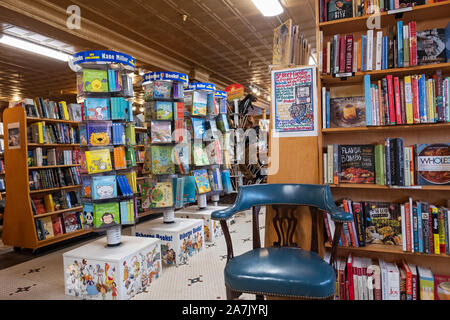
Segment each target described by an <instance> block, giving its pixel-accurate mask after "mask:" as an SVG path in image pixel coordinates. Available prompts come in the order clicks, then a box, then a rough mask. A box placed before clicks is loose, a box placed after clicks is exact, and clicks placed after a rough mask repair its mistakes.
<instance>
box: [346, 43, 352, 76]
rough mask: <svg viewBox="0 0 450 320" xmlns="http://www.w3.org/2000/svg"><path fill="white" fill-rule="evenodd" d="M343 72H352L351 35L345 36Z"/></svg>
mask: <svg viewBox="0 0 450 320" xmlns="http://www.w3.org/2000/svg"><path fill="white" fill-rule="evenodd" d="M345 44H346V45H345V48H346V54H345V72H353V35H347V36H345Z"/></svg>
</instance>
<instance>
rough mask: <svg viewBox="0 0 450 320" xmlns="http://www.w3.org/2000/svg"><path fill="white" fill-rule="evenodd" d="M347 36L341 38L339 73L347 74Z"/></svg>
mask: <svg viewBox="0 0 450 320" xmlns="http://www.w3.org/2000/svg"><path fill="white" fill-rule="evenodd" d="M345 38H346V37H345V36H341V38H340V43H339V72H345V52H346V50H347V46H346V41H345Z"/></svg>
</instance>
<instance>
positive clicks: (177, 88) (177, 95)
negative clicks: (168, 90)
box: [172, 82, 184, 99]
mask: <svg viewBox="0 0 450 320" xmlns="http://www.w3.org/2000/svg"><path fill="white" fill-rule="evenodd" d="M172 92H173V98H174V99H184V84H183V83H182V82H174V83H173V89H172Z"/></svg>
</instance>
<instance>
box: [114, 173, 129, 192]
mask: <svg viewBox="0 0 450 320" xmlns="http://www.w3.org/2000/svg"><path fill="white" fill-rule="evenodd" d="M116 180H117V185H118V186H119V190H120V193H121V195H122V196H132V195H133V190H131V186H130V184H129V182H128V179H127V177H126V176H124V175H117V176H116Z"/></svg>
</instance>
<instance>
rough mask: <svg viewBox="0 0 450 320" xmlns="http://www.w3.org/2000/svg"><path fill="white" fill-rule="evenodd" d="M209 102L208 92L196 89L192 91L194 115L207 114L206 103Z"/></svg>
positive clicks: (192, 111)
mask: <svg viewBox="0 0 450 320" xmlns="http://www.w3.org/2000/svg"><path fill="white" fill-rule="evenodd" d="M207 102H208V94H207V93H206V92H201V91H194V92H193V93H192V110H191V113H192V115H193V116H206V105H207Z"/></svg>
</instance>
